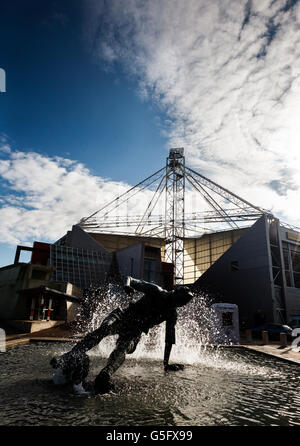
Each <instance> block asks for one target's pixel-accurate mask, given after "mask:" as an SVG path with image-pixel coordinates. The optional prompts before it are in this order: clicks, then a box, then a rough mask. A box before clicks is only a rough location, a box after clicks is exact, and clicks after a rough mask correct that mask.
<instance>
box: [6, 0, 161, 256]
mask: <svg viewBox="0 0 300 446" xmlns="http://www.w3.org/2000/svg"><path fill="white" fill-rule="evenodd" d="M3 7H4V13H3V10H2V12H1V14H0V29H1V36H2V38H1V39H0V55H1V58H0V66H1V67H2V68H4V69H5V71H6V78H7V84H6V90H7V91H6V93H5V94H1V96H0V132H1V134H2V135H6V137H7V143H8V144H9V145H10V147H11V148H12V149H13V150H20V151H22V152H36V153H39V154H41V155H45V156H46V157H52V156H60V157H63V158H68V159H72V160H77V161H79V162H81V163H84V165H85V166H86V167H87V168H88V169H90V172H91V173H92V174H94V175H99V176H101V177H104V178H107V177H109V178H111V179H113V180H114V181H124V182H127V183H128V184H136V183H137V182H138V181H140V180H141V179H142V178H144V177H145V176H148V174H150V173H152V171H155V170H158V169H159V168H160V167H161V166H162V165H163V164H162V163H164V162H165V157H166V151H165V144H166V139H165V138H164V137H163V136H162V134H161V132H160V128H159V126H158V125H157V119H158V118H159V116H160V113H161V112H159V110H158V109H157V107H155V106H153V104H152V103H151V102H149V101H142V100H141V98H140V97H139V96H138V94H137V91H136V90H135V88H134V82H133V80H132V79H130V77H129V76H128V75H126V73H124V72H122V69H121V67H114V68H113V69H109V70H108V69H107V67H105V66H101V64H99V63H96V62H95V59H94V57H93V55H92V53H91V51H90V48H89V45H88V44H87V42H86V41H85V40H84V36H83V32H82V4H81V2H73V1H59V2H52V1H46V2H40V1H38V0H37V1H32V0H29V1H27V2H23V1H10V2H6V3H5V2H4V4H3V3H2V9H3ZM3 155H5V153H4V154H2V156H1V158H2V159H3V158H4V156H3ZM0 190H1V192H2V194H5V193H6V189H5V188H4V184H3V183H2V184H1V189H0ZM98 204H99V203H96V202H95V209H96V208H97V206H98ZM57 235H58V237H59V236H60V235H61V234H60V233H58V234H57ZM14 250H15V247H14V246H13V245H7V244H5V243H4V244H2V245H1V252H0V265H5V264H7V263H11V262H13V256H14Z"/></svg>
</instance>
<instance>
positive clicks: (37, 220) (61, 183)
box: [0, 144, 151, 245]
mask: <svg viewBox="0 0 300 446" xmlns="http://www.w3.org/2000/svg"><path fill="white" fill-rule="evenodd" d="M8 148H9V150H8ZM1 150H2V153H4V155H3V154H2V158H4V159H0V180H1V184H2V185H3V186H2V191H3V192H4V193H3V195H0V204H1V208H0V226H1V231H0V243H9V244H12V245H15V244H18V243H30V244H31V243H32V241H33V240H42V241H55V240H57V239H59V238H60V237H61V236H63V235H64V234H65V233H66V231H67V230H69V229H71V227H72V225H73V224H75V223H78V222H79V220H80V219H81V218H82V217H84V216H88V215H90V214H91V213H92V212H94V211H96V210H97V209H99V208H100V207H102V206H103V205H104V204H105V203H107V202H110V201H111V200H113V199H115V198H116V197H117V196H118V195H120V194H122V193H124V192H125V191H126V190H128V189H129V187H130V186H129V185H127V184H124V183H121V182H114V181H111V180H109V179H105V178H100V177H97V176H95V175H92V173H91V172H90V171H89V170H88V169H87V168H86V167H85V166H84V165H83V164H81V163H79V162H77V161H72V160H70V159H65V158H61V157H55V158H50V157H47V156H45V155H40V154H39V153H36V152H29V153H28V152H26V153H25V152H22V151H14V150H12V149H11V148H10V147H9V145H8V144H5V145H4V144H3V145H2V146H0V152H1ZM149 194H151V193H150V192H149V191H144V192H142V193H140V194H139V196H136V197H135V198H134V199H133V200H132V201H131V202H130V203H129V205H128V208H127V209H125V210H124V209H122V210H120V212H121V214H124V213H125V212H126V211H128V213H130V214H134V215H136V214H139V213H141V212H142V210H144V207H145V202H147V201H148V199H149V196H150V195H149ZM125 215H126V214H125Z"/></svg>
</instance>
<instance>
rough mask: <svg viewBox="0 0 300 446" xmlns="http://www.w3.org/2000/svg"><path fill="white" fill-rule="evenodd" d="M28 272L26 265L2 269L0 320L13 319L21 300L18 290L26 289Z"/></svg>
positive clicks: (0, 272)
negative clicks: (19, 299)
mask: <svg viewBox="0 0 300 446" xmlns="http://www.w3.org/2000/svg"><path fill="white" fill-rule="evenodd" d="M27 270H28V264H26V263H19V264H17V265H8V266H6V267H4V268H0V319H9V318H11V317H13V314H14V311H15V308H16V306H17V302H18V298H19V296H18V295H17V294H16V289H21V288H24V286H25V284H26V281H27V275H26V272H27Z"/></svg>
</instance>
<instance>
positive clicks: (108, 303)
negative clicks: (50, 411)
mask: <svg viewBox="0 0 300 446" xmlns="http://www.w3.org/2000/svg"><path fill="white" fill-rule="evenodd" d="M141 296H142V294H141V293H135V294H134V296H133V297H129V296H128V295H127V294H125V293H124V291H123V289H122V287H120V286H118V285H117V284H113V283H112V284H109V285H108V287H107V288H106V290H105V292H103V290H101V291H100V292H99V291H97V289H91V290H90V294H89V296H87V297H88V298H90V301H91V302H92V308H93V314H92V317H91V319H90V321H89V323H88V324H87V326H86V329H85V331H86V332H90V331H93V330H95V329H96V328H98V327H99V326H100V324H101V322H102V321H103V319H104V318H105V317H106V316H107V315H108V314H109V313H110V312H111V311H112V310H114V309H115V308H117V307H119V308H121V309H125V308H126V307H127V306H128V305H129V303H130V302H132V301H136V300H138V299H139V298H140V297H141ZM211 302H212V299H211V297H210V296H209V295H207V294H204V293H197V295H195V298H194V299H193V300H192V301H191V302H189V303H188V304H187V305H186V306H184V307H181V308H178V322H177V325H176V344H175V345H174V346H173V349H172V353H171V358H170V359H171V362H179V363H183V364H190V365H201V366H203V367H208V368H214V369H222V370H226V371H228V372H232V373H242V374H246V375H257V374H258V375H266V374H268V373H270V370H269V368H268V367H267V368H264V367H261V366H260V367H257V366H256V365H253V364H250V363H246V362H244V361H243V360H241V359H240V358H238V357H237V358H236V361H235V360H233V359H232V355H229V358H228V355H227V354H226V351H225V350H224V349H223V348H220V347H219V348H218V347H213V348H212V345H211V344H212V340H213V339H215V338H220V330H222V327H220V325H219V322H218V318H217V315H216V313H215V312H214V310H213V309H212V308H211ZM222 337H223V339H224V344H228V343H229V340H228V339H226V335H225V334H224V333H222ZM116 340H117V336H109V337H107V338H105V339H103V340H102V341H101V343H100V344H99V345H98V346H97V347H95V348H94V349H93V350H91V351H90V352H89V355H90V356H100V357H105V358H106V357H108V356H109V355H110V353H111V352H112V350H113V349H114V347H115V344H116ZM164 343H165V324H164V323H162V324H160V325H159V326H156V327H154V328H152V329H151V330H149V333H148V334H147V335H145V334H143V335H142V337H141V340H140V342H139V344H138V346H137V348H136V351H135V352H134V353H133V354H132V355H128V356H127V358H132V359H138V360H143V359H144V360H149V359H152V360H162V359H163V355H164Z"/></svg>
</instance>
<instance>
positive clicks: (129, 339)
mask: <svg viewBox="0 0 300 446" xmlns="http://www.w3.org/2000/svg"><path fill="white" fill-rule="evenodd" d="M140 337H141V336H140V335H138V336H135V337H133V336H132V335H127V336H126V335H125V336H120V337H119V339H118V342H117V345H116V348H115V349H114V350H113V352H112V353H111V355H110V356H109V358H108V361H107V364H106V366H105V367H104V368H103V369H102V370H101V372H100V373H99V375H98V376H97V378H96V380H95V393H107V392H109V391H110V390H113V388H114V386H113V384H112V383H111V382H110V379H111V376H112V375H113V374H114V373H115V372H116V370H117V369H118V368H119V367H121V365H122V364H123V362H124V361H125V357H126V353H129V354H131V353H133V352H134V350H135V349H136V346H137V344H138V342H139V340H140Z"/></svg>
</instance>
